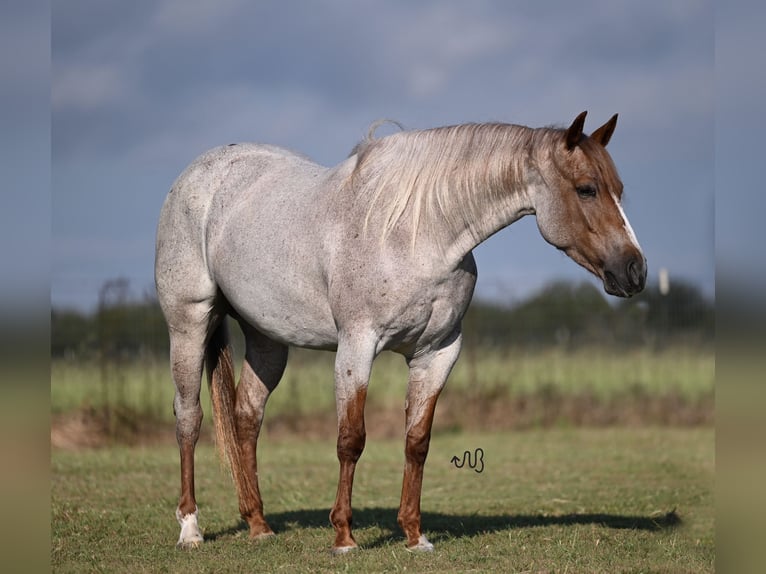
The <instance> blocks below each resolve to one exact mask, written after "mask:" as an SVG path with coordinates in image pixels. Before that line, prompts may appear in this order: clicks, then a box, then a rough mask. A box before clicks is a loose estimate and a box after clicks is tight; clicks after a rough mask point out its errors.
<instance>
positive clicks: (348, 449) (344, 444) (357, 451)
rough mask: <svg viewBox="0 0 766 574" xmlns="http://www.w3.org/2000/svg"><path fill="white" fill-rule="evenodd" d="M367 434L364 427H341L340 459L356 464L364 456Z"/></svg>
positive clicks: (339, 440)
mask: <svg viewBox="0 0 766 574" xmlns="http://www.w3.org/2000/svg"><path fill="white" fill-rule="evenodd" d="M366 440H367V433H366V431H365V429H364V426H362V427H361V428H351V427H344V426H341V428H340V430H339V432H338V445H337V452H338V459H339V460H341V461H350V462H356V461H358V460H359V457H361V456H362V452H363V451H364V445H365V442H366Z"/></svg>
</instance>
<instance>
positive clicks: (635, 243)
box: [609, 192, 643, 253]
mask: <svg viewBox="0 0 766 574" xmlns="http://www.w3.org/2000/svg"><path fill="white" fill-rule="evenodd" d="M609 193H610V195H611V196H612V199H613V200H614V204H615V205H616V206H617V211H619V213H620V217H621V218H622V226H623V227H624V228H625V232H626V233H627V234H628V238H629V239H630V242H631V243H632V244H633V246H634V247H635V248H636V249H638V251H640V252H641V253H643V251H641V246H640V245H639V244H638V239H636V234H635V233H634V232H633V228H632V227H631V226H630V222H629V221H628V218H627V217H625V212H624V211H623V210H622V205H620V201H619V200H618V199H617V196H615V195H614V193H613V192H609Z"/></svg>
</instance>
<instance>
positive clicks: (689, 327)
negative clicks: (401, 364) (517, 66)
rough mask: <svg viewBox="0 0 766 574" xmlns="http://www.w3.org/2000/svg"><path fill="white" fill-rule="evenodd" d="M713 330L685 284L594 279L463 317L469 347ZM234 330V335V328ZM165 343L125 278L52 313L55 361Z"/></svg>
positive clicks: (625, 342) (710, 334) (161, 325)
mask: <svg viewBox="0 0 766 574" xmlns="http://www.w3.org/2000/svg"><path fill="white" fill-rule="evenodd" d="M714 327H715V312H714V305H713V302H712V301H710V300H709V299H708V298H706V297H705V296H704V294H703V293H702V292H701V291H700V290H699V289H698V288H697V287H695V286H694V285H692V284H690V283H686V282H683V281H676V282H675V283H674V284H673V285H672V287H671V288H670V290H669V291H668V292H667V293H665V294H662V293H661V292H660V290H659V288H658V287H657V286H656V285H649V286H648V287H647V288H646V289H645V290H644V292H643V293H641V294H639V295H637V296H636V297H633V298H631V299H626V300H615V299H611V300H607V298H606V297H605V296H604V295H603V294H602V292H601V290H600V289H599V288H598V287H596V286H595V285H593V284H592V283H588V282H568V281H555V282H552V283H550V284H548V285H546V286H544V287H543V288H541V289H540V290H538V291H536V292H534V293H532V294H531V295H529V296H528V297H525V298H523V299H521V300H519V301H515V302H512V303H508V304H502V303H498V302H490V301H484V300H481V299H475V300H474V301H473V302H472V303H471V306H470V307H469V309H468V312H467V314H466V317H465V319H464V321H463V331H464V339H465V342H466V343H467V344H469V345H479V346H482V347H496V348H501V347H508V346H511V345H512V346H516V347H547V346H564V347H567V348H570V347H571V348H576V347H578V346H587V345H605V344H608V345H614V346H624V347H630V346H642V345H647V344H649V345H653V344H656V345H665V344H668V343H671V342H684V343H690V344H700V345H705V344H710V343H712V341H713V338H714ZM232 333H233V334H234V335H235V336H237V337H238V330H237V329H232ZM236 344H237V342H236V340H235V346H236ZM168 347H169V343H168V336H167V330H166V326H165V320H164V318H163V316H162V312H161V310H160V307H159V304H158V302H157V299H156V296H154V294H153V293H145V294H144V295H143V296H141V297H132V296H131V294H130V291H129V288H128V285H127V282H126V281H125V280H116V281H111V282H107V283H105V284H104V287H103V288H102V290H101V293H100V297H99V306H98V308H97V309H96V310H95V311H92V312H89V313H86V312H82V311H77V310H68V309H56V308H54V309H52V311H51V355H52V357H54V358H61V357H69V358H75V359H92V358H136V357H141V356H155V357H159V356H167V353H168ZM240 348H241V345H240Z"/></svg>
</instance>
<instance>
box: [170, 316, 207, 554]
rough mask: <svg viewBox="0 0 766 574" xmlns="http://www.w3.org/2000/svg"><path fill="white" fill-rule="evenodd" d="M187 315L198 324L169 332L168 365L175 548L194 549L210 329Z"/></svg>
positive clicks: (198, 533) (197, 536)
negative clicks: (197, 455) (174, 448)
mask: <svg viewBox="0 0 766 574" xmlns="http://www.w3.org/2000/svg"><path fill="white" fill-rule="evenodd" d="M187 315H188V316H189V317H191V316H199V320H198V321H193V320H189V321H184V322H183V327H182V328H176V329H174V328H172V327H171V328H170V329H169V333H170V364H171V371H172V375H173V382H174V383H175V387H176V392H175V398H174V400H173V411H174V413H175V416H176V439H177V441H178V448H179V451H180V455H181V495H180V497H179V500H178V508H177V509H176V518H177V519H178V522H179V524H180V525H181V535H180V536H179V538H178V546H179V547H184V548H189V547H196V546H198V545H199V544H200V543H201V542H202V540H203V537H202V532H201V531H200V529H199V525H198V523H197V501H196V499H195V496H194V449H195V446H196V444H197V439H198V438H199V429H200V424H201V422H202V407H201V405H200V400H199V394H200V385H201V380H202V369H203V364H204V358H205V341H206V338H207V333H208V326H209V322H208V320H207V312H206V311H200V312H199V313H195V312H192V313H188V314H187Z"/></svg>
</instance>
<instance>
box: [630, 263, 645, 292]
mask: <svg viewBox="0 0 766 574" xmlns="http://www.w3.org/2000/svg"><path fill="white" fill-rule="evenodd" d="M627 275H628V281H629V282H630V284H631V286H633V287H637V288H638V289H639V290H641V289H643V288H644V281H645V280H646V272H645V271H644V266H643V265H642V264H641V263H640V262H639V261H638V260H636V259H632V260H631V261H630V263H628V268H627Z"/></svg>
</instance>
